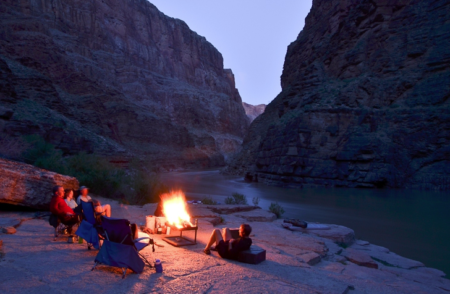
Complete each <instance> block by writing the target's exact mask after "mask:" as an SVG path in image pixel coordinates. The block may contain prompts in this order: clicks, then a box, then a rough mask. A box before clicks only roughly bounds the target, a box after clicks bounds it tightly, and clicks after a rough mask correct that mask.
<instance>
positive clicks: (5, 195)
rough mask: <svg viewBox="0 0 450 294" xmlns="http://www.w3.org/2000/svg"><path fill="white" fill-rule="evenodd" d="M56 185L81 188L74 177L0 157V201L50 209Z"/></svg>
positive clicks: (66, 187)
mask: <svg viewBox="0 0 450 294" xmlns="http://www.w3.org/2000/svg"><path fill="white" fill-rule="evenodd" d="M56 185H60V186H63V187H64V188H65V189H78V188H79V183H78V180H77V179H76V178H74V177H69V176H64V175H61V174H57V173H54V172H51V171H48V170H45V169H40V168H37V167H34V166H32V165H29V164H25V163H21V162H16V161H11V160H6V159H2V158H0V203H7V204H13V205H20V206H27V207H31V208H34V209H39V210H48V209H49V204H50V200H51V198H52V188H53V187H54V186H56Z"/></svg>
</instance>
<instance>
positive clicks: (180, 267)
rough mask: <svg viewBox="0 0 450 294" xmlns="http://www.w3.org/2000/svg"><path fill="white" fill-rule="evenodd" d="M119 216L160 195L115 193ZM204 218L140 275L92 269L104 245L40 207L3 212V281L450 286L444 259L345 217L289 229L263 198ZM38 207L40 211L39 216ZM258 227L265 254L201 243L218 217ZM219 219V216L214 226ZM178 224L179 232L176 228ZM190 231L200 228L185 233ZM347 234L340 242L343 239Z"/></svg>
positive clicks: (269, 289) (33, 287)
mask: <svg viewBox="0 0 450 294" xmlns="http://www.w3.org/2000/svg"><path fill="white" fill-rule="evenodd" d="M100 200H101V201H102V203H110V204H111V206H112V211H113V216H114V217H121V218H127V219H129V220H130V221H132V222H136V223H142V222H144V217H145V215H149V214H151V213H152V212H153V211H154V209H155V207H156V205H155V204H147V205H144V206H142V207H139V206H132V205H123V204H119V203H117V202H115V201H112V200H110V199H102V198H100ZM189 211H190V214H191V216H192V217H194V218H197V219H198V220H199V231H198V236H197V245H194V246H188V247H172V246H171V245H169V244H167V243H165V242H164V241H162V240H161V239H162V236H161V235H153V238H154V239H155V241H156V242H157V243H158V244H160V245H163V246H164V247H157V248H156V252H155V253H154V254H152V252H151V249H145V250H144V251H143V254H144V256H146V257H147V258H149V259H152V258H159V259H161V260H162V261H163V267H164V272H163V273H162V274H156V273H155V272H154V270H152V269H149V268H146V269H145V270H144V272H143V273H142V274H141V275H136V274H131V272H129V273H128V275H127V277H126V278H125V279H124V280H122V279H121V275H120V271H119V270H118V269H114V268H110V267H102V266H100V267H99V268H98V270H95V271H90V269H91V267H92V265H93V260H94V257H95V255H96V254H97V251H95V250H93V251H88V250H87V247H86V244H69V243H67V237H64V236H61V237H59V238H58V239H57V240H56V241H52V240H53V238H52V232H53V228H52V227H50V226H49V224H48V222H47V219H46V218H45V217H39V215H38V214H35V213H34V212H1V213H0V226H1V227H14V226H15V225H17V224H19V223H21V225H20V226H18V225H17V232H16V233H15V234H4V233H1V234H0V240H1V241H2V242H0V244H1V243H2V244H3V245H2V246H1V249H0V251H1V254H0V255H1V259H0V284H2V289H4V290H6V292H8V293H25V292H30V291H33V292H37V293H41V292H42V293H43V292H50V293H59V292H68V291H70V292H74V293H77V292H83V291H85V290H86V289H96V290H100V291H102V292H112V293H116V292H117V293H119V292H120V293H123V292H133V293H148V292H155V293H169V292H170V293H221V292H230V291H231V292H239V291H240V292H248V293H274V292H279V293H281V292H283V293H317V292H320V293H413V292H414V293H418V292H420V293H447V292H448V291H450V281H449V280H448V279H446V278H444V276H445V274H444V273H443V272H442V271H440V270H437V269H432V268H428V267H426V266H425V265H424V264H423V263H421V262H419V261H415V260H411V259H408V258H405V257H402V256H399V255H397V254H395V253H393V252H390V251H389V249H387V248H384V247H381V246H377V245H374V244H370V243H369V242H367V241H363V240H356V239H355V234H354V231H353V230H352V229H350V228H346V227H343V226H338V225H332V224H330V225H328V226H329V227H330V229H329V230H308V229H304V230H300V231H290V230H287V229H286V228H283V227H282V222H283V221H282V220H274V219H275V218H274V215H272V214H271V213H270V212H267V211H264V210H262V209H260V208H258V207H251V206H246V207H242V206H229V205H217V206H213V205H192V204H191V205H189ZM36 216H37V217H36ZM243 222H248V223H249V224H250V225H251V226H252V227H253V232H252V235H251V238H252V239H253V244H255V245H257V246H259V247H261V248H263V249H265V250H266V252H267V258H266V261H264V262H262V263H260V264H258V265H251V264H243V263H239V262H235V261H228V260H224V259H221V258H220V257H219V256H218V255H217V253H216V252H213V254H212V255H211V256H207V255H205V254H204V253H203V252H202V249H203V248H204V246H205V243H206V241H207V239H208V237H209V234H210V232H211V231H212V229H213V228H214V227H217V228H222V227H237V226H239V225H240V224H241V223H243ZM214 224H215V226H214ZM172 234H176V232H173V233H172ZM186 235H187V237H191V236H190V235H189V234H186ZM338 244H339V245H338Z"/></svg>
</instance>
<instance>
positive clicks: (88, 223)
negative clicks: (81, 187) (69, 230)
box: [75, 201, 104, 250]
mask: <svg viewBox="0 0 450 294" xmlns="http://www.w3.org/2000/svg"><path fill="white" fill-rule="evenodd" d="M80 206H81V207H82V209H83V213H82V215H83V220H82V221H81V224H80V226H79V227H78V230H77V231H76V232H75V234H76V235H77V236H79V237H81V238H83V239H84V240H86V243H87V246H88V250H91V248H92V247H94V248H95V249H99V248H100V238H101V239H104V231H103V228H102V226H101V223H100V222H99V220H98V218H97V217H96V215H95V210H94V205H93V204H92V202H85V201H80Z"/></svg>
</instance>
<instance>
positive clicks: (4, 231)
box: [2, 227, 17, 234]
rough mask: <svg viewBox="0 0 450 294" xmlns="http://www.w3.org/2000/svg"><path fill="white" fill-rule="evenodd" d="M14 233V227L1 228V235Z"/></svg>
mask: <svg viewBox="0 0 450 294" xmlns="http://www.w3.org/2000/svg"><path fill="white" fill-rule="evenodd" d="M16 232H17V230H16V228H14V227H5V228H2V233H4V234H15V233H16Z"/></svg>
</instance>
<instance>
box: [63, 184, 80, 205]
mask: <svg viewBox="0 0 450 294" xmlns="http://www.w3.org/2000/svg"><path fill="white" fill-rule="evenodd" d="M64 200H65V201H66V203H67V206H69V207H70V208H72V209H75V208H76V207H77V206H78V204H77V203H76V202H75V199H73V190H72V189H65V190H64Z"/></svg>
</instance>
